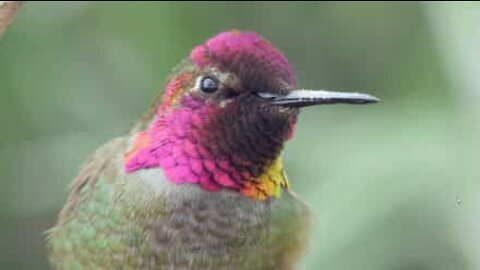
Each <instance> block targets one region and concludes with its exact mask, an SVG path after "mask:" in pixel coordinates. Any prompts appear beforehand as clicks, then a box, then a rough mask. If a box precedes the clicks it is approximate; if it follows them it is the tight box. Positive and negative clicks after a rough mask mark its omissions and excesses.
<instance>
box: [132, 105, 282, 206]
mask: <svg viewBox="0 0 480 270" xmlns="http://www.w3.org/2000/svg"><path fill="white" fill-rule="evenodd" d="M192 110H196V109H195V106H193V107H192V106H190V107H187V108H186V109H183V110H179V111H176V112H175V114H174V115H168V116H164V115H160V116H158V117H157V118H156V119H155V120H154V121H153V123H152V124H151V125H150V127H149V128H148V129H146V130H145V131H142V132H140V133H138V134H135V135H133V136H134V138H133V143H132V146H131V147H130V149H129V151H128V153H126V155H125V170H126V172H127V173H134V172H135V171H138V170H143V169H150V168H158V167H159V168H162V169H163V170H164V171H165V174H166V175H167V178H168V179H169V180H170V181H172V182H173V183H176V184H183V183H193V184H198V185H199V186H200V187H202V188H203V189H206V190H209V191H218V190H222V189H229V190H234V191H238V192H241V193H242V194H244V195H245V196H248V197H251V198H254V199H258V200H264V199H267V198H270V197H278V196H280V195H281V192H282V190H283V189H286V188H288V180H287V177H286V175H285V173H284V167H283V162H282V158H281V149H282V147H283V142H281V140H272V141H269V142H268V143H267V142H263V141H262V140H266V139H265V138H258V139H257V141H256V142H254V145H250V146H249V145H246V144H245V143H246V142H249V143H252V142H251V139H252V138H244V137H245V136H237V137H236V138H233V139H232V140H233V141H232V142H231V143H230V144H231V145H230V144H226V143H224V144H222V143H219V140H221V139H222V138H215V137H216V136H210V135H209V134H208V133H207V129H206V128H205V126H204V122H205V117H206V115H207V114H211V113H212V112H211V111H208V112H207V111H205V110H197V111H194V112H193V111H192ZM210 128H211V127H210ZM210 128H209V130H210ZM229 128H232V127H229ZM266 128H268V127H266ZM237 132H242V130H239V131H237ZM258 132H259V133H262V132H263V133H265V132H266V131H262V130H260V131H258ZM223 135H225V134H223ZM256 135H258V134H253V135H250V136H256ZM226 136H227V135H226ZM246 137H248V136H246ZM262 143H265V144H268V145H265V146H262ZM275 144H281V145H275ZM272 147H273V148H274V149H273V148H272ZM245 148H249V149H245ZM278 149H279V150H280V151H278ZM272 150H275V151H276V154H275V153H274V152H272V153H268V152H269V151H270V152H271V151H272ZM238 151H253V153H248V155H245V154H241V153H240V152H238ZM255 151H258V153H257V152H255ZM266 152H267V153H268V155H269V156H268V157H267V156H264V155H265V153H266ZM273 154H275V156H273ZM249 156H251V157H253V158H254V159H255V158H256V159H257V160H251V159H248V158H246V157H249ZM267 158H268V159H269V160H267ZM262 162H264V164H261V163H262Z"/></svg>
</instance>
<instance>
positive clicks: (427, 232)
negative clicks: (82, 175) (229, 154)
mask: <svg viewBox="0 0 480 270" xmlns="http://www.w3.org/2000/svg"><path fill="white" fill-rule="evenodd" d="M230 28H238V29H244V30H253V31H256V32H258V33H260V34H262V35H263V36H265V37H266V38H267V39H269V40H270V41H271V42H272V43H273V44H275V45H276V46H277V47H279V48H280V49H281V50H282V51H283V52H284V53H285V54H286V56H287V57H288V58H289V60H290V62H291V63H292V64H293V66H294V67H295V68H296V71H297V73H298V76H299V81H300V84H301V86H302V87H304V88H322V89H331V90H362V91H365V92H368V93H371V94H374V95H376V96H378V97H380V98H381V99H382V103H380V104H377V105H374V106H361V107H359V106H346V105H339V106H323V107H317V108H311V109H310V108H309V109H306V110H305V111H304V112H303V114H302V115H301V117H300V120H299V125H298V132H297V135H296V138H295V139H294V140H293V141H292V142H290V143H289V145H288V150H287V153H286V167H287V170H288V173H289V176H290V178H291V182H292V185H293V188H294V189H295V190H296V191H297V192H298V193H299V195H300V197H302V198H303V199H304V200H305V201H307V202H308V204H309V205H310V206H311V209H312V210H313V212H314V214H315V219H314V228H313V235H312V237H311V241H310V249H309V252H308V254H307V256H306V257H305V259H304V260H303V262H302V269H329V270H336V269H339V270H340V269H369V270H376V269H394V270H430V269H431V270H434V269H435V270H443V269H445V270H447V269H448V270H450V269H460V270H462V269H480V257H479V256H478V255H479V254H480V196H478V194H479V192H480V185H479V181H478V180H479V176H480V168H479V164H478V162H479V161H480V157H479V156H478V152H479V146H480V141H479V135H480V122H479V116H480V107H479V106H478V105H479V103H480V50H479V48H480V4H478V3H419V2H411V3H382V2H368V3H357V2H322V3H302V2H295V3H268V2H257V3H221V2H220V3H213V2H190V3H168V2H167V3H146V2H124V3H118V2H117V3H107V2H63V3H62V2H47V3H36V2H30V3H27V4H26V5H25V6H24V8H23V9H22V11H21V12H20V14H19V15H18V17H17V20H16V21H15V23H14V24H13V25H12V27H11V28H10V30H9V31H8V32H7V34H6V35H5V36H4V38H3V39H2V40H1V41H0V117H1V118H0V120H1V122H0V124H1V125H0V134H1V135H0V268H1V269H49V268H50V267H49V264H48V262H47V259H46V254H45V248H44V231H45V230H47V229H48V228H50V227H51V226H52V225H53V224H54V221H55V218H56V215H57V212H58V211H59V209H60V208H61V206H62V204H63V202H64V200H65V199H66V196H67V188H68V185H69V183H70V181H71V180H72V178H73V177H74V176H75V175H76V173H77V169H78V167H79V165H80V164H81V163H82V161H83V160H84V159H85V158H86V157H87V156H88V155H89V154H90V153H91V152H92V151H93V150H94V149H95V148H96V147H98V146H99V145H101V144H102V143H104V142H106V141H107V140H109V139H110V138H112V137H115V136H117V135H120V134H122V133H123V132H125V131H127V130H128V129H129V128H130V127H131V125H132V124H133V123H134V122H135V120H136V119H137V118H138V117H139V116H140V115H141V114H142V113H143V112H144V111H145V110H146V109H147V107H148V106H149V104H150V101H151V98H152V97H153V96H154V95H155V93H156V92H157V91H159V90H160V89H161V88H162V87H163V85H164V83H165V78H166V76H167V75H168V74H169V72H170V71H171V70H172V68H173V67H174V66H175V65H176V64H177V63H178V62H179V61H180V60H181V59H182V58H184V57H186V56H187V55H188V54H189V51H190V50H191V48H192V47H193V46H195V45H197V44H199V43H202V42H203V41H204V40H205V39H207V38H208V37H210V36H212V35H214V34H215V33H217V32H220V31H224V30H228V29H230Z"/></svg>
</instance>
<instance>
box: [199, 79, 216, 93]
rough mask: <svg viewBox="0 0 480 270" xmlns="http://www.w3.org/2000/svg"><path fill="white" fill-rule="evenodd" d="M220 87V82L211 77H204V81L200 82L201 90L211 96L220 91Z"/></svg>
mask: <svg viewBox="0 0 480 270" xmlns="http://www.w3.org/2000/svg"><path fill="white" fill-rule="evenodd" d="M218 85H219V82H218V79H217V78H215V77H211V76H207V77H203V78H202V81H201V82H200V90H202V91H203V92H205V93H208V94H211V93H213V92H215V91H217V90H218Z"/></svg>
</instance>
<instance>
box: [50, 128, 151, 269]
mask: <svg viewBox="0 0 480 270" xmlns="http://www.w3.org/2000/svg"><path fill="white" fill-rule="evenodd" d="M127 143H128V142H127V140H126V139H125V138H117V139H114V140H112V141H110V142H108V143H107V144H105V145H104V146H102V147H100V148H99V149H98V150H97V151H96V152H95V153H94V154H93V155H92V156H91V157H90V158H89V159H88V160H87V161H86V162H85V163H84V165H83V166H82V168H81V170H80V173H79V174H78V176H77V177H76V179H75V180H74V182H73V185H72V187H71V193H70V196H69V198H68V202H67V203H66V204H65V206H64V207H63V209H62V211H61V213H60V216H59V219H58V222H57V224H56V226H55V227H54V228H53V229H51V230H50V231H49V236H48V242H49V251H50V259H51V261H52V263H53V264H54V265H55V267H56V268H57V269H138V268H140V267H141V266H142V264H144V262H143V261H142V258H144V257H142V256H138V254H139V253H140V252H142V248H144V246H145V243H146V241H145V237H144V230H145V228H142V227H141V226H140V225H139V223H138V222H135V221H138V220H139V219H140V216H142V215H145V213H142V212H141V211H138V208H142V206H143V205H144V204H143V202H139V201H138V200H137V201H135V198H133V196H131V194H135V193H137V191H132V192H130V191H127V189H126V188H125V186H127V185H128V183H126V182H128V181H127V179H130V178H128V177H127V176H126V175H125V173H124V170H123V153H125V149H126V147H127ZM128 190H130V187H129V189H128ZM126 193H130V194H129V195H128V196H127V195H126ZM144 194H145V193H143V194H142V193H139V194H138V198H143V197H144V196H143V195H144ZM152 212H155V211H152ZM155 214H157V213H156V212H155ZM136 215H137V216H139V217H137V216H136ZM142 245H143V246H142ZM146 257H148V256H146Z"/></svg>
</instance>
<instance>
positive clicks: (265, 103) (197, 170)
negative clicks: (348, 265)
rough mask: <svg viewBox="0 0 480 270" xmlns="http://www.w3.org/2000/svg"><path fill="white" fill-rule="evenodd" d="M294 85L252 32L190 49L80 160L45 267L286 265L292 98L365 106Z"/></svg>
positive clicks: (300, 225)
mask: <svg viewBox="0 0 480 270" xmlns="http://www.w3.org/2000/svg"><path fill="white" fill-rule="evenodd" d="M377 101H378V99H377V98H375V97H373V96H371V95H367V94H361V93H346V92H332V91H323V90H303V89H299V88H298V87H297V78H296V75H295V72H294V70H293V68H292V66H291V65H290V64H289V62H288V61H287V59H286V58H285V56H284V55H283V54H282V53H281V52H280V51H279V50H278V49H277V48H276V47H274V46H273V45H272V44H271V43H270V42H269V41H267V40H266V39H264V38H262V37H261V36H260V35H258V34H256V33H253V32H242V31H239V30H231V31H227V32H223V33H220V34H218V35H216V36H214V37H212V38H210V39H208V40H207V41H206V42H205V43H204V44H202V45H199V46H197V47H195V48H194V49H193V50H192V51H191V53H190V56H189V57H188V58H187V59H185V60H184V61H183V62H182V63H181V64H180V65H179V66H178V67H177V68H176V69H175V70H174V72H173V74H172V75H171V77H170V78H169V79H168V82H167V83H166V86H165V90H164V91H162V93H160V94H158V96H157V97H155V98H154V101H153V103H152V105H151V107H150V109H149V110H148V111H147V112H146V113H145V114H144V115H143V117H141V119H140V120H139V121H138V122H137V123H136V124H135V125H134V126H133V127H132V128H131V130H130V131H129V132H128V133H127V134H125V135H123V136H120V137H118V138H115V139H113V140H111V141H110V142H108V143H106V144H105V145H103V146H101V147H100V148H98V149H97V150H96V151H95V152H94V153H93V155H92V156H91V157H90V158H89V159H88V160H87V161H86V162H85V163H84V165H83V166H82V168H81V169H80V172H79V174H78V176H77V177H76V179H75V180H74V182H73V184H72V186H71V190H70V195H69V197H68V199H67V201H66V203H65V205H64V207H63V209H62V210H61V212H60V214H59V217H58V221H57V223H56V225H55V226H54V227H53V228H52V229H51V230H50V231H49V232H48V249H49V257H50V261H51V262H52V264H53V265H54V267H55V268H56V269H200V270H203V269H295V267H297V263H298V261H299V259H301V255H302V253H303V251H304V249H305V247H306V246H307V244H306V243H307V239H308V228H309V224H310V221H309V216H310V210H309V208H308V207H307V206H306V204H305V203H304V202H303V201H302V200H300V199H299V198H298V197H297V195H295V193H294V192H293V191H292V189H291V187H290V182H289V180H288V178H287V175H286V173H285V168H284V163H283V161H282V154H283V152H284V146H285V143H286V142H287V141H288V140H289V139H291V138H292V137H293V135H294V130H295V126H296V122H297V116H298V114H299V111H300V109H301V108H303V107H306V106H313V105H321V104H336V103H345V104H368V103H375V102H377Z"/></svg>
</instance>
